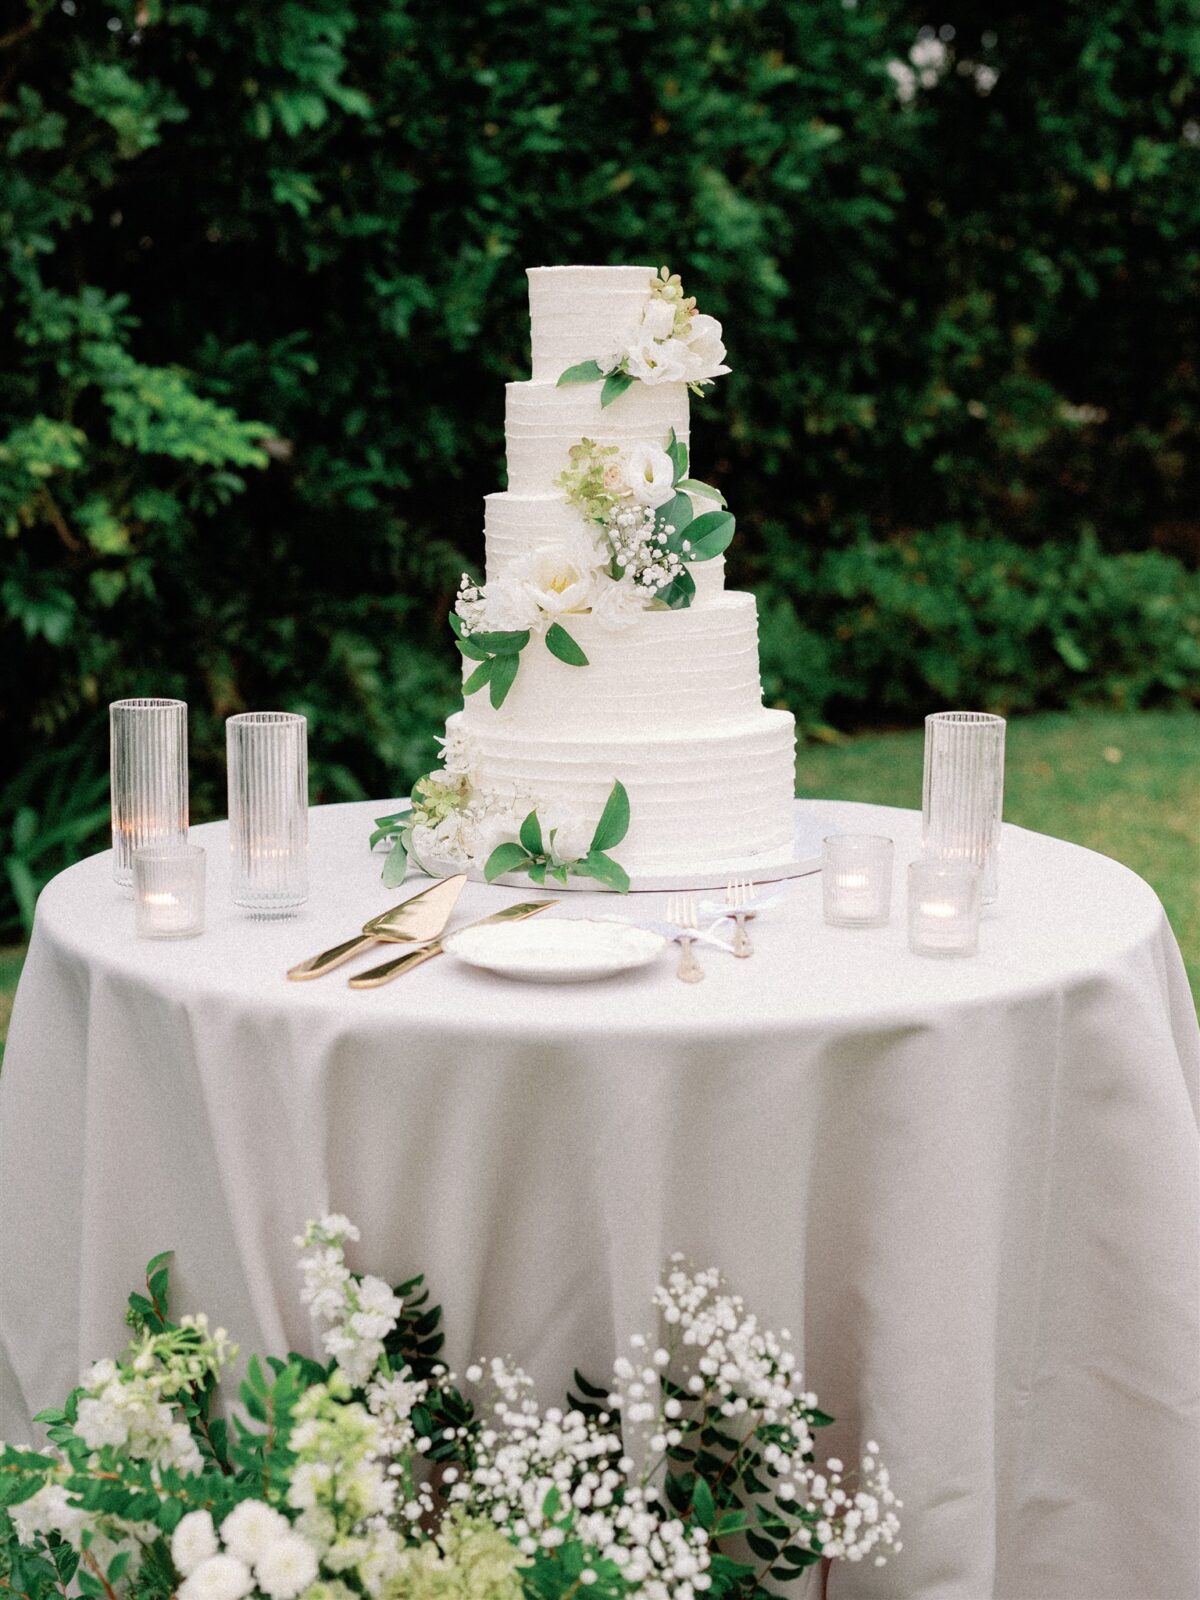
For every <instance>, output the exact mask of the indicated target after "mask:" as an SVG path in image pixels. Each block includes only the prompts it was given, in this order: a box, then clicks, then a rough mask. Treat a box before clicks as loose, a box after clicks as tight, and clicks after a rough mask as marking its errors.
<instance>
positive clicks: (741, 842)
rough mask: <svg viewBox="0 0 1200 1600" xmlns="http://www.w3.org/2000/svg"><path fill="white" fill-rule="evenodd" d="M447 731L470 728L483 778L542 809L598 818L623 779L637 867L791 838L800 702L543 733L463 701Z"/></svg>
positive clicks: (765, 846)
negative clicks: (622, 734)
mask: <svg viewBox="0 0 1200 1600" xmlns="http://www.w3.org/2000/svg"><path fill="white" fill-rule="evenodd" d="M481 720H482V719H481ZM448 731H450V732H451V733H454V732H460V733H469V736H470V741H471V745H472V747H473V750H474V753H475V761H476V768H477V779H478V781H479V783H480V784H481V785H483V786H485V787H489V788H496V789H499V790H502V791H509V792H513V793H515V794H518V795H523V796H529V797H530V798H531V799H533V800H534V801H536V803H537V805H538V807H539V809H541V808H543V807H544V808H545V809H546V810H547V811H549V810H554V809H566V810H569V811H571V812H572V813H575V814H577V815H579V816H581V817H585V818H598V817H599V815H600V812H601V810H602V809H603V806H604V802H605V800H606V798H607V796H608V793H609V791H610V790H611V788H612V786H613V783H614V781H616V780H620V782H621V783H622V784H624V786H625V789H626V790H627V792H628V794H629V811H630V821H629V832H628V833H627V834H626V836H625V838H624V839H623V840H622V842H621V844H620V845H619V846H618V847H617V848H616V849H614V851H613V855H614V856H615V857H616V858H617V860H618V861H620V863H621V865H622V866H623V867H624V868H625V870H626V872H628V873H629V874H630V875H631V876H634V875H636V874H638V873H654V872H664V871H670V870H672V869H679V870H681V871H694V872H699V871H703V870H705V869H706V868H708V867H715V866H723V865H724V864H725V863H727V862H730V861H745V860H747V859H749V858H752V857H754V856H756V855H772V854H775V855H777V854H779V853H780V852H786V851H787V850H788V849H789V848H790V845H791V841H792V837H793V826H794V824H793V807H792V800H793V796H794V794H795V759H796V750H795V747H796V734H795V720H794V718H793V717H792V714H791V712H790V711H776V710H771V709H767V708H762V709H759V710H757V711H755V712H753V713H752V714H751V715H749V716H746V717H744V718H742V719H739V720H738V721H737V722H727V723H723V724H721V725H719V726H718V727H715V728H713V729H712V730H711V732H708V733H700V734H698V733H695V732H689V733H687V734H686V735H681V736H678V737H672V736H663V735H655V736H654V737H652V738H644V737H643V738H639V737H637V736H636V735H630V736H629V737H628V738H620V739H615V738H611V737H609V738H601V739H595V738H587V737H583V738H578V739H571V738H566V737H564V736H563V735H562V734H559V733H555V734H552V735H546V736H545V737H543V738H539V737H531V736H530V735H529V734H528V733H526V732H522V733H520V734H516V733H511V732H506V731H505V730H503V729H502V728H495V727H487V726H482V727H481V726H479V725H478V724H477V723H476V722H475V721H473V720H471V719H469V718H468V716H467V713H465V712H462V711H459V712H456V713H455V714H454V715H453V716H452V717H451V718H450V720H449V723H448Z"/></svg>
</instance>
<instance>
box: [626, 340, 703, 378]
mask: <svg viewBox="0 0 1200 1600" xmlns="http://www.w3.org/2000/svg"><path fill="white" fill-rule="evenodd" d="M688 363H689V351H688V347H687V345H686V344H684V342H683V341H682V339H668V340H666V342H665V343H663V344H659V343H658V342H657V341H656V340H654V339H643V340H641V341H640V342H639V343H638V344H635V345H634V346H633V348H632V349H631V350H630V352H629V373H630V376H631V377H634V378H640V379H641V381H642V382H643V383H686V382H687V369H688Z"/></svg>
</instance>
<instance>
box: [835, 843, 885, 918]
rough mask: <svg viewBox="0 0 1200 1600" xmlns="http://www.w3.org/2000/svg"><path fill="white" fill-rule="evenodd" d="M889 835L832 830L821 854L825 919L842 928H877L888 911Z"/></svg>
mask: <svg viewBox="0 0 1200 1600" xmlns="http://www.w3.org/2000/svg"><path fill="white" fill-rule="evenodd" d="M892 855H893V846H892V841H891V840H890V839H885V838H881V837H876V836H875V835H873V834H857V833H835V834H830V836H829V837H828V838H827V839H826V840H825V844H824V852H823V855H822V870H823V877H824V892H823V900H824V910H825V921H826V922H828V923H830V924H832V925H833V926H834V927H841V928H878V927H881V926H882V925H883V924H884V923H885V922H886V921H887V920H888V917H889V916H890V915H891V908H892Z"/></svg>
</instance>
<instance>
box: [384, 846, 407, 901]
mask: <svg viewBox="0 0 1200 1600" xmlns="http://www.w3.org/2000/svg"><path fill="white" fill-rule="evenodd" d="M407 876H408V846H407V845H406V844H405V842H404V840H403V839H397V840H396V842H395V844H394V845H393V846H392V848H391V849H390V850H389V851H388V853H387V855H386V856H385V857H384V858H383V881H384V883H385V884H386V885H387V887H388V888H389V889H394V888H395V887H396V885H397V884H400V883H403V882H404V880H405V878H406V877H407Z"/></svg>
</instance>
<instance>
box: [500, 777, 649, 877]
mask: <svg viewBox="0 0 1200 1600" xmlns="http://www.w3.org/2000/svg"><path fill="white" fill-rule="evenodd" d="M628 831H629V796H628V795H627V794H626V792H625V786H624V785H623V784H621V783H614V784H613V786H612V789H611V790H610V792H609V796H608V799H607V801H606V802H605V805H604V810H603V811H602V812H601V814H600V820H599V822H598V823H597V824H596V831H595V833H593V835H592V842H591V844H590V845H589V846H588V852H587V854H586V855H585V856H581V857H580V859H579V860H578V861H570V862H560V861H556V860H555V857H554V836H555V834H556V833H557V832H558V830H557V828H551V830H550V834H549V837H548V838H546V837H543V832H542V824H541V822H540V821H539V820H538V814H537V812H536V811H531V812H530V813H529V815H528V816H527V817H526V818H525V820H524V822H523V823H522V824H521V831H520V833H519V835H518V840H517V842H514V843H512V844H501V845H497V847H496V848H495V849H494V850H493V851H492V853H491V855H490V856H489V857H488V859H487V864H486V866H485V867H484V869H483V875H484V877H485V878H486V879H487V881H488V882H489V883H494V882H495V881H496V879H497V878H500V877H503V876H504V874H505V873H507V872H526V873H528V874H529V877H530V879H531V880H532V882H534V883H536V884H544V883H545V881H546V879H547V877H550V878H555V879H557V881H558V882H559V883H566V881H567V877H568V875H572V876H574V877H577V878H595V879H596V881H597V883H601V884H603V885H604V887H605V888H606V889H616V890H617V891H618V892H619V893H620V894H627V893H628V892H629V874H628V873H627V872H626V871H625V868H624V867H623V866H621V864H620V863H619V862H617V861H614V860H613V858H612V857H611V856H610V855H609V854H608V852H609V851H610V850H611V849H613V847H614V846H615V845H618V844H620V842H621V840H622V839H623V838H624V837H625V835H626V833H627V832H628Z"/></svg>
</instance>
